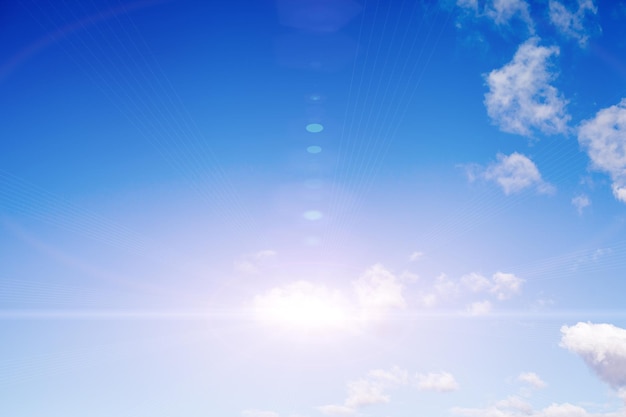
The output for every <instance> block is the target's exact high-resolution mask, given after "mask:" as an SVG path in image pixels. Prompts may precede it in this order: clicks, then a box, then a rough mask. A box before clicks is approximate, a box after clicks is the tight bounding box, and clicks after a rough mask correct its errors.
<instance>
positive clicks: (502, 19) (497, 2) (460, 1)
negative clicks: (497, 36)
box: [456, 0, 535, 33]
mask: <svg viewBox="0 0 626 417" xmlns="http://www.w3.org/2000/svg"><path fill="white" fill-rule="evenodd" d="M456 5H457V7H459V8H460V9H461V10H463V11H464V12H465V13H466V14H471V15H474V16H476V17H485V18H487V19H489V20H492V21H493V22H494V23H495V24H496V25H498V26H505V25H509V24H510V23H511V22H512V21H513V20H514V19H519V20H520V21H522V22H523V23H524V24H525V25H526V27H527V28H528V31H529V32H530V33H534V31H535V29H534V23H533V21H532V18H531V17H530V7H529V5H528V3H527V2H526V1H525V0H489V1H487V2H485V4H484V7H483V10H482V11H480V8H479V2H478V0H457V1H456Z"/></svg>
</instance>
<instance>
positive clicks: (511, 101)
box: [485, 37, 570, 136]
mask: <svg viewBox="0 0 626 417" xmlns="http://www.w3.org/2000/svg"><path fill="white" fill-rule="evenodd" d="M538 43H539V38H537V37H533V38H531V39H529V40H527V41H526V42H524V43H523V44H521V45H520V47H519V48H518V50H517V52H516V53H515V56H514V57H513V60H512V61H511V62H509V63H508V64H506V65H505V66H504V67H502V68H500V69H496V70H493V71H491V72H490V73H489V74H488V75H487V85H488V87H489V92H488V93H487V94H485V106H486V107H487V113H488V114H489V117H491V119H492V121H493V122H494V123H495V124H496V125H498V126H499V128H500V130H502V131H504V132H508V133H515V134H518V135H522V136H532V134H533V131H535V130H536V131H539V132H542V133H544V134H546V135H553V134H559V133H566V132H567V123H568V122H569V120H570V116H569V115H568V114H567V113H566V109H565V107H566V105H567V101H566V100H565V99H564V98H563V97H562V96H561V94H560V93H559V91H558V90H557V89H556V88H555V87H554V86H552V85H550V82H551V81H552V80H553V79H554V78H555V77H556V74H555V73H553V72H551V71H550V68H549V63H550V59H551V58H552V57H554V56H558V55H559V48H558V47H556V46H550V47H545V46H539V45H538Z"/></svg>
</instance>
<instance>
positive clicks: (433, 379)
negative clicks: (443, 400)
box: [416, 372, 459, 392]
mask: <svg viewBox="0 0 626 417" xmlns="http://www.w3.org/2000/svg"><path fill="white" fill-rule="evenodd" d="M416 378H417V389H419V390H421V391H438V392H451V391H456V390H458V389H459V384H458V383H457V382H456V380H455V379H454V376H452V374H450V373H448V372H431V373H428V374H418V375H416Z"/></svg>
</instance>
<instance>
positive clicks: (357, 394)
mask: <svg viewBox="0 0 626 417" xmlns="http://www.w3.org/2000/svg"><path fill="white" fill-rule="evenodd" d="M388 402H389V395H387V394H385V393H384V384H382V383H381V382H380V381H376V380H371V379H358V380H356V381H351V382H349V383H348V397H347V398H346V401H345V405H346V406H347V407H350V408H357V407H363V406H364V405H373V404H384V403H388Z"/></svg>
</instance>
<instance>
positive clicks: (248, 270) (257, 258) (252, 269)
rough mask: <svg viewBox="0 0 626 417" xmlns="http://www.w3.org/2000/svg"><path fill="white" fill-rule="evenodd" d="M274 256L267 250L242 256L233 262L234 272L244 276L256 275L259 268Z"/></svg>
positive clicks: (271, 251) (274, 254) (274, 253)
mask: <svg viewBox="0 0 626 417" xmlns="http://www.w3.org/2000/svg"><path fill="white" fill-rule="evenodd" d="M274 256H276V252H275V251H273V250H269V249H266V250H261V251H258V252H256V253H252V254H248V255H244V256H242V257H241V259H239V260H238V261H236V262H235V270H236V271H238V272H242V273H244V274H258V273H259V272H260V268H261V266H262V265H263V264H264V263H265V262H266V261H267V260H268V259H270V258H273V257H274Z"/></svg>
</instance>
